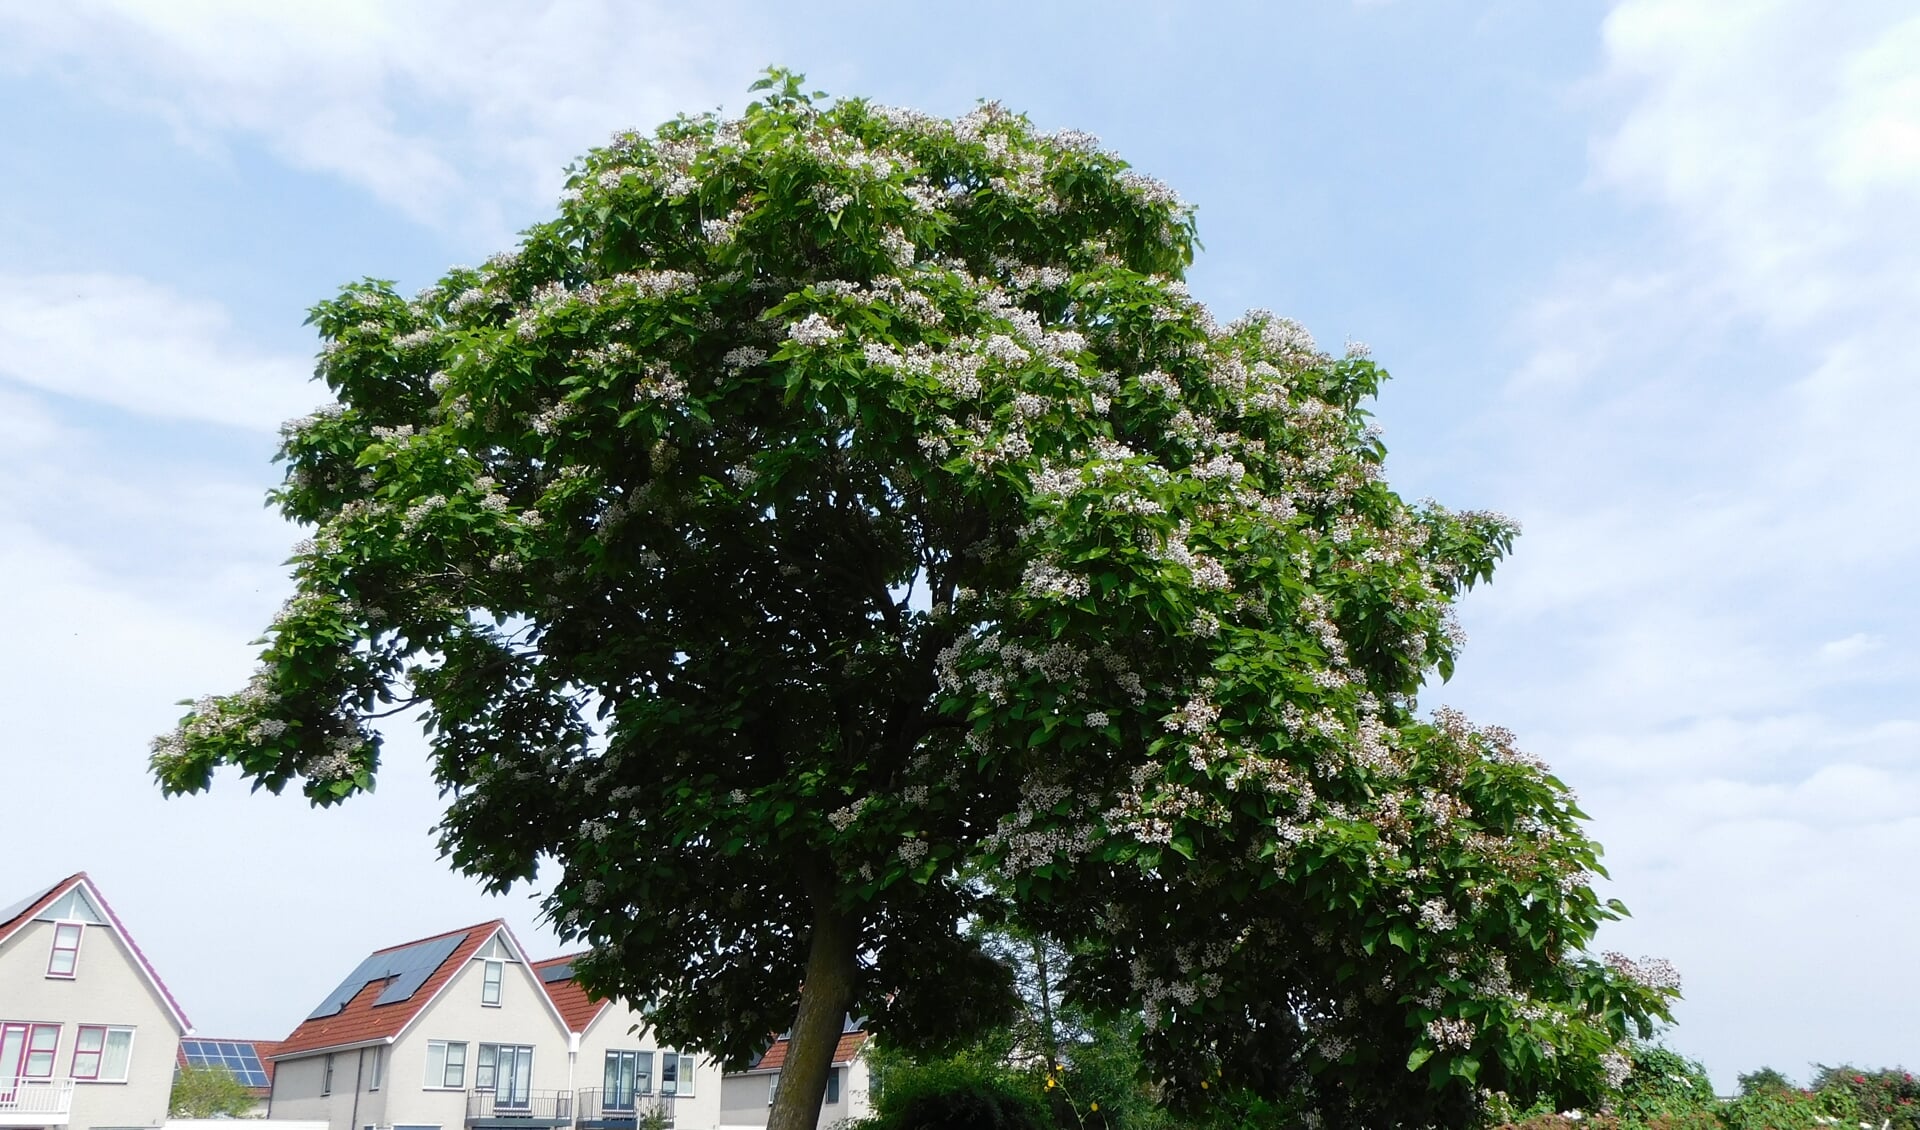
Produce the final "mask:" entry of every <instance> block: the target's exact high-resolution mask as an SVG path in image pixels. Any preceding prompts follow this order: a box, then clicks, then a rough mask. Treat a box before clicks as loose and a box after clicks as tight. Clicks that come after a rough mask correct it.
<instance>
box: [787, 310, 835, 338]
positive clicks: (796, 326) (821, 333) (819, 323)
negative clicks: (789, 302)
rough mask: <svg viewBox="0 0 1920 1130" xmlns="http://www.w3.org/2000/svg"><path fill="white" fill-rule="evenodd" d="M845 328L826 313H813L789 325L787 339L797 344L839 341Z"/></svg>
mask: <svg viewBox="0 0 1920 1130" xmlns="http://www.w3.org/2000/svg"><path fill="white" fill-rule="evenodd" d="M845 332H846V331H844V330H842V329H841V328H840V327H839V326H836V325H834V324H833V322H832V321H831V320H830V319H828V318H827V317H826V316H825V315H824V314H820V313H817V312H816V313H812V314H808V315H807V316H806V317H804V318H802V319H800V320H799V321H797V322H794V323H792V324H791V325H789V326H788V327H787V340H788V341H791V342H793V343H794V344H795V345H804V346H820V345H827V344H830V343H832V342H836V341H839V340H840V339H841V337H843V336H845Z"/></svg>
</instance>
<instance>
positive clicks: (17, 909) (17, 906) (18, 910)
mask: <svg viewBox="0 0 1920 1130" xmlns="http://www.w3.org/2000/svg"><path fill="white" fill-rule="evenodd" d="M59 885H60V884H59V883H55V884H53V887H57V886H59ZM53 887H43V888H41V890H40V891H39V892H38V893H37V894H31V895H28V896H27V897H26V898H23V899H21V900H20V901H19V902H16V903H14V904H13V905H12V906H10V907H7V908H6V909H5V910H0V922H11V921H13V920H14V919H16V918H18V917H20V916H21V915H22V914H25V913H26V912H27V908H28V907H30V906H32V905H33V904H34V903H36V902H39V901H40V900H41V899H43V898H46V897H47V896H48V895H49V894H52V893H53Z"/></svg>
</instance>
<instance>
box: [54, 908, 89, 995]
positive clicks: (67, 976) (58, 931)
mask: <svg viewBox="0 0 1920 1130" xmlns="http://www.w3.org/2000/svg"><path fill="white" fill-rule="evenodd" d="M69 930H71V931H72V934H71V935H70V936H71V937H72V938H73V944H72V945H70V946H63V945H61V944H60V938H61V936H62V935H63V934H66V932H67V931H69ZM86 933H87V927H86V923H84V922H73V921H64V922H55V923H54V924H53V948H52V949H51V950H49V951H48V952H47V976H49V977H52V978H55V979H56V980H60V981H71V980H73V979H74V978H75V977H78V976H79V975H80V939H81V938H83V937H85V936H86ZM62 954H65V955H66V957H67V967H66V968H65V969H57V968H55V967H56V966H57V965H59V963H60V956H61V955H62Z"/></svg>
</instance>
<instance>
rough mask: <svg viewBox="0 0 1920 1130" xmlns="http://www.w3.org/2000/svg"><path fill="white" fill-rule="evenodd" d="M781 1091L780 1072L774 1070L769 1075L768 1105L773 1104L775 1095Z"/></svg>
mask: <svg viewBox="0 0 1920 1130" xmlns="http://www.w3.org/2000/svg"><path fill="white" fill-rule="evenodd" d="M779 1093H780V1073H779V1072H778V1071H776V1072H774V1073H773V1074H772V1075H770V1076H768V1077H767V1105H768V1106H772V1105H773V1097H774V1096H775V1095H777V1094H779Z"/></svg>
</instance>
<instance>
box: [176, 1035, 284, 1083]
mask: <svg viewBox="0 0 1920 1130" xmlns="http://www.w3.org/2000/svg"><path fill="white" fill-rule="evenodd" d="M180 1054H181V1055H182V1056H183V1057H185V1059H186V1061H187V1063H188V1064H189V1065H190V1066H193V1067H224V1068H226V1069H227V1070H228V1071H231V1072H233V1077H234V1078H235V1079H238V1080H239V1081H240V1082H241V1083H243V1084H245V1085H246V1086H249V1087H264V1086H266V1085H267V1070H266V1068H265V1067H263V1066H261V1063H260V1055H259V1053H258V1052H256V1051H255V1050H254V1047H253V1045H252V1044H250V1043H247V1042H246V1041H244V1040H181V1041H180Z"/></svg>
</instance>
